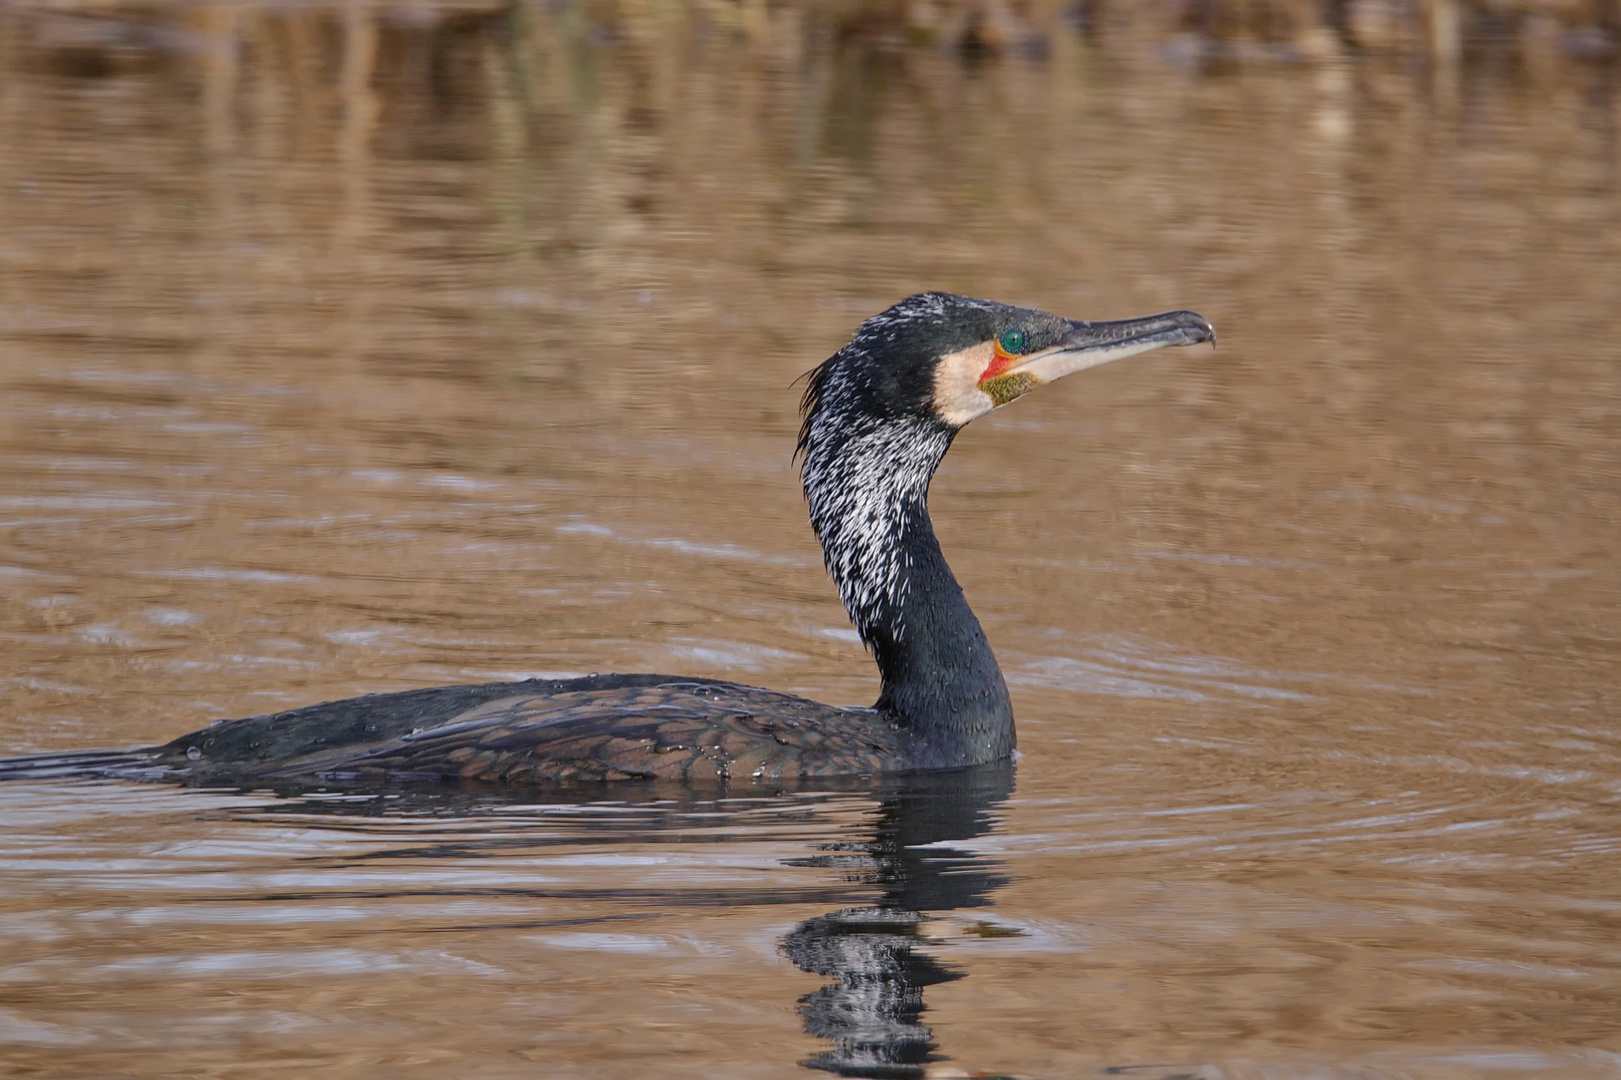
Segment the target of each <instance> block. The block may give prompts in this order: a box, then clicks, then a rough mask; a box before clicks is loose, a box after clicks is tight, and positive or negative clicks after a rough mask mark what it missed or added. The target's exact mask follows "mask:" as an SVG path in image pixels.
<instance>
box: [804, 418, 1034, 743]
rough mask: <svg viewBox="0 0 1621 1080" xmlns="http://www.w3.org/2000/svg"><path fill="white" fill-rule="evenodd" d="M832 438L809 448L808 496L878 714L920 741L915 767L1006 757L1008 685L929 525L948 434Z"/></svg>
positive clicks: (878, 430) (853, 433)
mask: <svg viewBox="0 0 1621 1080" xmlns="http://www.w3.org/2000/svg"><path fill="white" fill-rule="evenodd" d="M840 428H841V430H839V431H838V432H837V434H836V436H835V437H830V438H827V439H817V438H815V437H814V436H813V438H812V439H811V440H810V444H809V445H808V446H807V447H806V458H805V468H804V481H805V494H806V498H807V499H808V500H809V502H810V509H811V524H812V527H813V528H815V530H816V535H817V538H818V539H819V540H820V541H821V542H822V553H823V556H824V558H825V559H826V562H827V567H828V571H829V573H831V574H832V576H833V579H834V581H835V582H837V584H838V586H839V594H840V596H841V598H842V599H843V600H844V605H845V609H846V610H847V611H848V612H849V613H850V620H851V621H852V622H853V623H854V624H855V627H856V630H857V631H858V632H859V633H860V634H861V638H862V640H863V641H865V642H866V643H867V646H868V648H870V649H871V650H872V653H873V657H874V659H876V660H877V661H878V670H879V672H880V673H881V674H882V676H883V692H882V694H881V695H880V696H879V698H878V703H877V708H879V709H880V710H882V711H884V712H886V713H888V714H889V715H890V716H891V717H892V718H893V719H894V720H895V721H896V722H897V723H899V724H901V725H903V726H905V727H907V728H909V729H911V730H912V731H914V732H915V733H916V734H917V736H918V739H919V743H920V747H919V749H920V756H921V757H922V758H924V759H926V760H922V761H920V765H927V766H929V767H949V766H952V765H971V764H980V763H983V762H988V761H997V760H1000V759H1002V758H1005V757H1007V756H1008V755H1009V754H1011V753H1012V751H1013V706H1012V703H1011V702H1010V701H1009V700H1008V692H1007V685H1006V683H1004V682H1003V680H1002V671H1001V668H999V667H998V666H997V663H996V657H995V655H994V654H993V653H992V652H991V647H990V643H989V642H987V641H986V640H985V633H984V631H983V630H982V629H980V625H979V620H978V619H977V618H975V617H974V613H973V611H972V610H971V609H970V608H969V606H968V601H967V599H966V598H965V597H964V596H963V592H962V588H961V586H959V585H958V584H957V579H956V578H955V577H953V576H952V573H951V568H950V567H949V566H947V565H946V560H945V556H944V555H943V554H942V553H941V551H940V544H939V541H937V540H936V539H935V536H934V526H933V524H932V522H931V521H930V520H929V510H928V505H927V497H928V487H929V479H930V478H931V477H932V476H933V474H934V469H935V467H936V466H937V465H938V464H939V463H940V459H941V457H943V456H944V454H945V452H946V449H947V447H949V446H950V445H951V437H952V434H953V433H952V432H951V430H950V429H948V428H945V427H944V426H943V425H938V424H934V423H930V422H924V421H896V420H890V421H888V422H885V423H882V424H873V425H870V426H865V427H857V428H855V429H854V430H852V429H851V427H850V426H849V425H848V421H846V424H844V425H840ZM813 431H814V428H813ZM825 434H828V435H834V433H833V432H831V431H829V432H825Z"/></svg>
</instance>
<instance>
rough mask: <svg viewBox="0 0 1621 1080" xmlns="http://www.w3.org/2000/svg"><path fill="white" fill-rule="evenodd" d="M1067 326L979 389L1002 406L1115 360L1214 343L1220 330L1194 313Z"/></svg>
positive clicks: (1000, 367)
mask: <svg viewBox="0 0 1621 1080" xmlns="http://www.w3.org/2000/svg"><path fill="white" fill-rule="evenodd" d="M1069 325H1070V331H1069V333H1067V334H1065V335H1064V336H1063V337H1062V338H1061V339H1060V340H1059V341H1058V343H1057V344H1056V345H1050V346H1048V347H1047V348H1045V349H1042V350H1040V351H1038V352H1032V353H1025V354H1023V355H1021V356H1016V357H1012V356H1009V357H1006V360H1007V361H1008V362H1007V363H1005V364H997V363H993V364H992V365H991V368H990V369H989V370H987V371H986V372H985V374H984V375H983V376H982V377H981V378H980V380H979V388H980V389H981V390H983V391H985V393H987V394H989V395H990V397H991V400H992V401H993V402H995V403H996V405H999V406H1000V405H1005V404H1007V403H1008V402H1010V401H1012V400H1013V399H1014V398H1017V397H1021V396H1023V395H1024V394H1027V393H1029V392H1030V391H1031V390H1034V389H1035V388H1036V387H1038V386H1041V385H1043V384H1045V383H1050V382H1052V381H1054V380H1055V379H1062V378H1063V377H1064V376H1065V375H1073V374H1074V373H1075V372H1077V371H1084V370H1085V369H1087V368H1090V367H1097V366H1098V365H1099V364H1107V363H1109V362H1110V361H1111V360H1123V359H1125V358H1126V357H1128V356H1136V355H1137V354H1138V353H1145V352H1152V351H1153V350H1155V349H1164V348H1169V347H1172V346H1182V345H1197V344H1199V343H1200V342H1204V341H1208V342H1210V343H1211V344H1212V345H1214V344H1215V341H1216V328H1215V327H1213V326H1211V325H1210V320H1209V319H1206V318H1205V317H1204V316H1203V315H1200V314H1198V313H1197V312H1193V311H1167V312H1165V313H1164V314H1161V315H1149V316H1146V317H1144V318H1141V319H1118V320H1115V321H1113V322H1084V321H1074V320H1072V321H1071V322H1070V324H1069ZM997 359H998V360H1001V359H1002V357H1001V356H999V357H998V358H997Z"/></svg>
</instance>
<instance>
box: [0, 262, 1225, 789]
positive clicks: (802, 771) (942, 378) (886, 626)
mask: <svg viewBox="0 0 1621 1080" xmlns="http://www.w3.org/2000/svg"><path fill="white" fill-rule="evenodd" d="M1204 341H1210V342H1214V341H1215V331H1214V329H1213V328H1212V327H1211V325H1210V323H1209V322H1208V321H1207V320H1206V319H1205V318H1204V317H1203V316H1201V315H1197V314H1195V313H1194V312H1191V311H1172V312H1167V313H1165V314H1161V315H1151V316H1148V317H1146V318H1140V319H1126V320H1121V321H1116V322H1088V321H1076V320H1071V319H1064V318H1059V317H1058V316H1055V315H1049V314H1046V313H1044V312H1041V311H1034V310H1030V309H1027V308H1019V307H1012V306H1009V305H1006V304H1000V303H994V302H992V301H987V300H974V299H970V298H968V297H963V296H954V295H951V294H949V293H938V292H931V293H922V294H919V295H917V296H912V297H909V298H907V299H905V300H902V301H901V302H900V303H898V304H896V305H895V306H893V307H891V308H890V309H889V310H887V311H884V312H882V313H880V314H878V315H874V316H873V317H872V318H870V319H868V320H867V321H866V322H864V323H862V324H861V326H860V328H859V329H857V330H856V333H855V336H854V337H853V338H852V339H851V340H850V342H849V343H848V344H847V345H845V346H844V347H843V348H842V349H840V350H839V351H838V352H836V353H834V354H833V356H832V357H830V358H829V359H828V360H827V361H826V362H825V363H823V364H821V365H820V366H818V367H816V368H815V369H814V370H812V371H811V372H810V373H809V376H808V383H807V385H806V388H805V395H804V401H803V403H802V412H803V424H802V426H801V427H800V430H799V444H798V451H797V454H798V456H799V458H800V460H801V470H800V478H801V481H802V483H803V485H804V489H805V498H806V501H807V502H808V503H809V506H810V523H811V527H812V528H813V529H814V530H815V532H816V537H817V539H818V540H819V541H821V545H822V554H823V558H824V560H825V562H826V564H827V569H828V573H829V574H830V575H831V576H832V578H833V580H834V582H835V583H836V584H837V585H838V588H839V596H840V597H841V598H842V599H843V601H844V607H845V610H846V611H848V612H849V615H850V619H851V621H852V622H853V623H854V624H855V628H856V630H857V631H858V632H859V634H860V635H861V640H862V641H863V642H865V643H866V645H867V648H868V649H869V650H870V651H871V652H872V655H873V658H874V659H875V660H876V661H877V663H878V670H879V672H880V673H881V674H882V676H883V692H882V693H881V694H880V695H879V697H878V701H877V703H876V704H874V705H873V706H872V707H871V708H867V709H862V708H839V707H836V706H832V705H823V704H820V703H819V702H815V701H810V700H808V699H806V698H801V697H795V696H793V695H791V694H782V693H777V692H776V691H773V690H763V689H760V688H758V687H753V686H741V685H738V684H737V683H730V682H722V681H720V680H716V679H702V678H684V677H678V676H671V675H591V676H589V677H586V678H578V679H556V680H552V679H532V680H528V681H525V682H506V683H490V684H485V685H479V686H450V687H436V688H432V689H425V690H406V691H402V692H398V693H390V694H372V695H367V696H365V697H358V698H349V699H347V700H344V701H334V702H327V703H325V704H320V705H311V706H307V707H305V708H299V709H292V710H290V711H287V712H282V713H276V714H271V715H264V716H252V717H247V718H246V719H241V720H221V721H217V722H215V723H214V724H213V725H211V726H210V727H207V728H204V729H202V730H201V731H194V732H192V733H190V734H188V735H183V736H181V737H180V738H178V739H175V740H174V741H173V742H170V743H167V744H165V745H163V746H156V747H147V748H143V749H138V750H131V751H87V752H82V753H69V754H48V755H37V756H34V757H31V758H14V759H11V760H9V761H5V762H0V776H4V775H8V774H9V775H11V776H13V777H17V776H21V775H29V776H36V777H37V776H42V775H69V774H86V773H91V774H98V775H123V776H141V777H150V778H175V779H185V780H188V781H191V782H204V783H207V782H213V781H221V782H225V781H241V780H250V779H251V780H285V781H290V782H303V781H326V782H364V781H368V780H387V781H392V782H409V781H421V780H450V779H471V780H491V781H510V782H551V781H571V780H616V779H635V778H642V779H655V778H672V779H681V780H704V781H714V780H727V779H731V780H734V781H737V780H747V779H750V778H752V779H754V780H757V781H778V780H783V781H791V780H795V779H798V778H802V777H811V776H816V777H832V776H852V777H853V776H863V775H874V774H883V773H902V772H917V771H924V770H937V769H953V768H961V767H964V766H970V765H980V764H984V763H986V762H994V761H999V760H1001V759H1004V758H1007V757H1009V756H1010V755H1011V754H1012V753H1013V742H1014V735H1013V707H1012V704H1011V702H1010V701H1009V699H1008V691H1007V685H1006V684H1005V683H1004V682H1003V680H1002V672H1001V669H1000V668H999V667H997V664H996V657H995V656H994V655H993V654H992V652H991V647H990V645H989V643H987V642H986V640H985V634H984V632H983V631H982V630H981V629H980V625H979V620H978V619H976V618H975V617H974V613H973V612H972V611H971V610H970V609H969V607H968V602H967V600H966V599H964V597H963V593H962V589H961V587H959V586H958V584H957V580H956V578H954V577H953V576H952V574H951V570H950V568H949V567H947V565H946V561H945V558H944V556H943V555H942V554H941V552H940V545H939V544H938V542H936V540H935V537H934V527H933V525H932V524H931V523H930V520H929V511H928V506H927V504H926V498H927V495H928V490H929V480H930V478H931V477H932V476H933V475H934V470H935V467H936V466H938V465H939V464H940V460H941V458H942V457H944V456H945V453H946V450H947V449H948V448H949V447H950V446H951V440H952V439H953V437H955V436H956V434H957V432H958V431H960V430H961V429H962V428H963V427H964V425H966V424H967V423H968V422H969V421H971V420H973V419H974V418H976V417H979V416H983V415H984V414H986V413H988V412H990V411H991V410H992V409H996V408H999V407H1001V406H1003V405H1006V404H1008V403H1009V402H1011V401H1013V400H1014V399H1016V398H1018V397H1021V396H1023V395H1024V394H1026V393H1029V392H1030V391H1031V390H1034V389H1035V388H1036V387H1038V386H1040V385H1042V384H1043V383H1049V382H1052V381H1053V380H1054V379H1059V378H1062V377H1063V376H1065V375H1068V374H1071V373H1072V372H1076V371H1080V370H1082V369H1084V368H1089V367H1094V366H1096V365H1098V364H1102V363H1106V362H1108V361H1110V360H1116V359H1120V358H1122V357H1126V356H1131V355H1134V354H1136V353H1143V352H1148V351H1150V350H1152V349H1159V348H1163V347H1166V346H1173V345H1192V344H1196V343H1199V342H1204Z"/></svg>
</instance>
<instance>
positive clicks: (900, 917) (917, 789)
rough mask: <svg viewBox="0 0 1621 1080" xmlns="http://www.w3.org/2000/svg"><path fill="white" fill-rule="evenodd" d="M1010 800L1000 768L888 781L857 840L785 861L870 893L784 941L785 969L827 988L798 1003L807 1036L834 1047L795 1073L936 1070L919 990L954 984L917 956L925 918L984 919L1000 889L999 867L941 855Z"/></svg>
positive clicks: (966, 855)
mask: <svg viewBox="0 0 1621 1080" xmlns="http://www.w3.org/2000/svg"><path fill="white" fill-rule="evenodd" d="M1012 790H1013V769H1012V765H1011V763H1010V762H1005V761H1004V762H999V763H997V764H995V765H991V766H985V767H981V768H978V769H969V770H963V771H959V772H952V773H946V774H943V775H940V774H936V775H928V776H918V777H914V778H907V779H904V780H898V781H896V782H895V783H894V784H892V785H890V786H888V787H887V788H886V789H885V790H881V791H879V792H875V794H876V795H877V797H878V799H879V809H878V814H877V820H876V827H875V828H874V830H873V833H872V835H871V836H870V837H869V838H868V839H865V840H861V841H855V842H843V843H830V844H826V845H823V851H824V854H821V855H816V856H812V857H809V858H805V859H796V860H792V862H793V864H794V865H800V866H823V867H832V868H836V869H840V870H843V871H845V872H847V873H848V874H849V875H850V877H851V879H852V880H854V881H860V882H867V883H871V884H874V885H876V886H878V888H879V889H880V890H881V894H880V896H879V897H878V899H877V901H876V902H875V903H873V904H871V905H869V906H865V907H852V908H844V909H843V910H840V911H834V912H829V913H828V914H826V915H820V916H818V917H816V918H814V919H806V920H805V921H804V922H802V923H800V924H799V925H797V926H795V927H794V928H793V930H791V931H789V933H788V935H787V937H786V938H785V939H784V940H783V944H782V951H783V953H784V954H786V955H787V957H788V958H789V959H790V960H792V961H793V962H794V964H795V966H797V967H798V968H800V969H801V970H803V971H807V972H810V973H811V974H814V975H823V976H828V977H830V978H833V979H836V980H837V981H836V982H833V983H829V984H828V985H827V986H824V987H822V988H821V989H820V990H816V991H814V992H812V993H809V994H806V995H805V996H804V997H802V998H800V1000H799V1011H800V1014H801V1015H802V1016H803V1017H804V1018H805V1030H806V1032H807V1033H809V1034H811V1035H814V1036H816V1037H818V1038H822V1039H827V1040H830V1041H831V1042H832V1043H833V1048H832V1049H831V1050H825V1051H823V1052H821V1053H819V1054H816V1055H815V1056H813V1057H811V1058H809V1059H807V1060H806V1061H805V1062H804V1064H805V1065H807V1066H809V1067H811V1068H813V1069H822V1070H825V1071H827V1072H831V1073H836V1074H837V1075H839V1076H857V1077H913V1076H922V1075H923V1072H924V1067H925V1065H926V1064H927V1063H928V1062H930V1061H934V1060H938V1055H936V1054H935V1049H936V1044H935V1042H934V1040H933V1037H932V1034H931V1033H930V1031H929V1029H928V1028H927V1027H926V1026H924V1025H923V1023H922V1019H921V1018H922V1015H923V1012H924V1008H925V1006H924V1004H923V988H924V987H926V986H933V985H934V984H936V983H943V982H952V981H954V980H957V979H961V978H963V977H964V975H963V973H962V972H960V971H957V970H954V969H953V968H951V967H949V966H947V965H946V964H943V963H941V962H940V961H939V960H938V959H936V958H935V957H934V956H932V955H930V954H929V953H928V952H927V951H923V950H922V948H921V946H922V945H923V944H924V943H925V941H926V940H927V936H928V935H927V930H926V928H927V924H928V921H929V919H930V917H931V913H934V914H935V915H938V913H941V912H947V911H955V910H957V909H959V908H977V907H986V906H988V905H989V904H990V903H991V894H992V893H993V892H994V891H995V890H996V889H997V888H998V887H1000V886H1002V885H1004V884H1006V883H1007V881H1008V878H1007V877H1006V876H1005V875H1004V874H1003V873H1002V872H1001V868H1000V865H999V864H997V863H995V862H993V861H990V860H988V859H985V858H984V857H982V856H979V855H976V854H975V853H974V852H972V851H970V850H966V849H963V848H956V847H951V846H941V845H949V844H950V843H951V842H953V841H963V840H972V839H973V838H974V837H976V836H980V835H982V834H983V833H985V832H987V831H988V830H989V829H990V828H991V827H992V825H993V824H994V816H993V811H994V809H995V807H996V806H997V805H998V804H999V803H1001V802H1003V801H1004V800H1005V799H1006V798H1007V797H1008V795H1009V794H1010V793H1011V792H1012ZM982 925H983V926H985V928H986V932H987V933H991V934H995V933H997V932H998V931H997V930H996V928H995V927H994V925H992V924H989V923H986V924H982ZM1003 932H1007V931H1003Z"/></svg>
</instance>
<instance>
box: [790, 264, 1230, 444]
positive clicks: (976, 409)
mask: <svg viewBox="0 0 1621 1080" xmlns="http://www.w3.org/2000/svg"><path fill="white" fill-rule="evenodd" d="M1215 339H1216V332H1215V329H1214V328H1213V327H1212V326H1211V325H1210V322H1209V320H1207V319H1205V318H1204V316H1202V315H1198V314H1196V313H1194V312H1192V311H1168V312H1165V313H1164V314H1160V315H1149V316H1147V317H1144V318H1139V319H1120V320H1116V321H1112V322H1093V321H1089V320H1077V319H1065V318H1062V317H1060V316H1057V315H1049V314H1047V313H1046V312H1044V311H1035V310H1032V309H1030V308H1020V307H1013V306H1011V305H1009V304H999V303H996V302H994V301H990V300H975V299H972V298H970V297H966V296H954V295H952V294H950V293H938V292H931V293H919V294H918V295H916V296H911V297H908V298H906V299H905V300H902V301H901V302H900V303H898V304H896V305H895V306H894V307H891V308H890V309H889V310H887V311H884V312H880V313H879V314H877V315H874V316H873V317H872V318H870V319H868V320H867V321H866V322H864V323H862V324H861V326H860V328H859V329H858V330H857V331H856V333H855V336H854V337H853V338H852V339H851V340H850V343H849V344H847V345H846V346H845V347H844V348H842V349H840V350H839V351H838V352H837V353H835V354H834V355H833V356H832V357H831V358H829V359H828V360H827V361H826V362H825V363H823V364H822V365H821V366H819V367H817V368H816V369H815V370H813V371H812V372H811V373H810V377H809V384H808V385H807V387H806V391H805V401H804V411H805V425H804V427H803V428H802V429H801V433H800V448H801V450H804V449H806V444H807V441H808V440H809V439H810V437H811V435H812V430H813V426H814V422H815V421H816V419H817V417H818V415H819V414H822V413H824V412H827V411H829V410H833V411H837V412H838V413H841V414H843V415H844V416H846V417H848V418H849V419H852V420H855V419H864V420H867V421H877V422H880V423H881V422H883V421H885V420H907V419H919V420H932V421H934V422H936V423H938V424H939V425H942V426H943V427H945V428H947V429H949V430H951V431H956V430H957V429H959V428H961V427H963V426H964V425H966V424H967V423H968V422H969V421H971V420H974V419H975V418H977V417H980V416H983V415H985V414H986V413H988V412H990V411H991V410H993V409H997V408H1000V407H1002V406H1003V405H1006V404H1008V403H1009V402H1012V401H1015V400H1017V399H1018V398H1020V397H1023V396H1024V395H1025V394H1027V393H1029V392H1030V391H1031V390H1034V389H1035V388H1036V387H1038V386H1042V385H1044V384H1046V383H1050V382H1053V381H1054V380H1056V379H1061V378H1063V377H1064V376H1065V375H1070V374H1073V373H1075V372H1077V371H1082V370H1084V369H1086V368H1089V367H1096V366H1097V365H1099V364H1106V363H1108V362H1109V361H1111V360H1120V359H1123V358H1125V357H1128V356H1135V355H1137V354H1138V353H1145V352H1149V351H1151V350H1154V349H1162V348H1166V347H1168V346H1177V345H1195V344H1198V343H1199V342H1204V341H1209V342H1214V341H1215Z"/></svg>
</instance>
